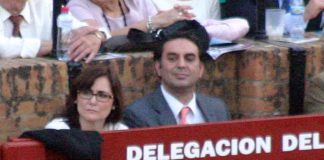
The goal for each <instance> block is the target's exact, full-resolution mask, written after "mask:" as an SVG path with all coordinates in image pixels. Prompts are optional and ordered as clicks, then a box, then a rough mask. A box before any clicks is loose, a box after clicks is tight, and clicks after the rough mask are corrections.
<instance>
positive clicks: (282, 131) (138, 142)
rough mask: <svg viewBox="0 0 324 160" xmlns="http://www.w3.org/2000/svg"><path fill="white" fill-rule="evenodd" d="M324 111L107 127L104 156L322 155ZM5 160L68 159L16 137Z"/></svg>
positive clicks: (162, 159) (313, 158)
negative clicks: (124, 128) (123, 128)
mask: <svg viewBox="0 0 324 160" xmlns="http://www.w3.org/2000/svg"><path fill="white" fill-rule="evenodd" d="M323 135H324V116H321V115H313V116H295V117H278V118H269V119H259V120H245V121H242V120H240V121H229V122H222V123H209V124H202V125H187V126H171V127H160V128H147V129H133V130H129V131H114V132H105V133H102V137H103V139H104V142H103V144H102V151H101V154H102V160H142V159H144V160H145V159H158V160H167V159H213V160H218V159H219V160H224V159H230V160H242V159H258V160H262V159H266V160H268V159H271V160H277V159H280V160H282V159H285V160H296V159H298V160H306V159H307V160H322V159H323V157H324V136H323ZM2 156H3V160H63V159H64V158H63V156H62V155H60V154H58V153H55V152H53V151H49V150H46V149H45V147H44V145H43V144H42V143H40V142H37V141H33V140H28V139H15V138H13V139H11V142H7V143H4V144H3V152H2Z"/></svg>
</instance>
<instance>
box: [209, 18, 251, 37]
mask: <svg viewBox="0 0 324 160" xmlns="http://www.w3.org/2000/svg"><path fill="white" fill-rule="evenodd" d="M203 26H204V27H205V28H206V30H207V33H208V34H209V36H210V37H215V38H219V39H225V40H230V41H232V40H236V39H239V38H242V37H244V36H245V35H246V34H247V32H248V31H249V24H248V22H247V20H245V19H243V18H229V19H225V20H213V19H211V20H208V21H207V22H206V23H205V24H203Z"/></svg>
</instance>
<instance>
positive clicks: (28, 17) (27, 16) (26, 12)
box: [20, 1, 32, 23]
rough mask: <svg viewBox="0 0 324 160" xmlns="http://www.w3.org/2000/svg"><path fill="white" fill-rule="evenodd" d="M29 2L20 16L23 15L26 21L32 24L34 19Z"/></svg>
mask: <svg viewBox="0 0 324 160" xmlns="http://www.w3.org/2000/svg"><path fill="white" fill-rule="evenodd" d="M29 3H30V2H29V1H27V2H26V5H25V7H24V9H23V10H22V11H21V13H20V15H22V16H23V17H24V20H25V21H26V22H27V23H31V22H32V19H31V11H30V8H29Z"/></svg>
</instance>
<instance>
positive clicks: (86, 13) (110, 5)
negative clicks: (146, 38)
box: [68, 0, 193, 36]
mask: <svg viewBox="0 0 324 160" xmlns="http://www.w3.org/2000/svg"><path fill="white" fill-rule="evenodd" d="M68 6H69V7H70V9H71V13H72V15H73V16H75V17H76V18H77V19H79V20H81V21H83V22H87V23H88V24H89V25H90V26H95V27H105V28H107V29H108V30H109V31H110V32H111V35H112V36H116V35H127V33H128V31H129V29H130V28H137V29H140V30H143V31H152V30H154V29H155V28H159V27H166V26H168V25H170V24H173V23H174V22H176V21H178V20H184V19H190V18H192V16H193V15H192V14H190V13H188V12H186V10H187V9H188V8H187V7H176V8H173V9H171V10H169V11H167V12H162V13H159V14H157V13H158V12H157V10H156V9H155V8H154V5H153V4H152V2H151V1H150V0H111V1H105V0H70V1H69V3H68ZM179 12H181V13H185V14H183V15H181V16H179V15H178V13H179Z"/></svg>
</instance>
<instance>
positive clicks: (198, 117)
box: [161, 85, 206, 124]
mask: <svg viewBox="0 0 324 160" xmlns="http://www.w3.org/2000/svg"><path fill="white" fill-rule="evenodd" d="M161 90H162V94H163V96H164V98H165V100H166V101H167V103H168V105H169V107H170V109H171V111H172V113H173V116H174V117H175V119H176V121H177V124H179V122H180V111H181V109H182V108H183V107H189V108H190V111H189V113H188V115H187V123H188V124H197V123H204V122H206V121H205V119H204V116H203V114H202V112H201V111H200V109H199V107H198V105H197V101H196V94H195V93H193V97H192V99H191V100H190V102H189V103H188V104H183V103H181V102H180V101H179V100H178V99H176V98H175V97H174V96H173V95H171V94H170V93H169V92H168V91H167V90H166V89H165V88H164V87H163V85H161Z"/></svg>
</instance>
